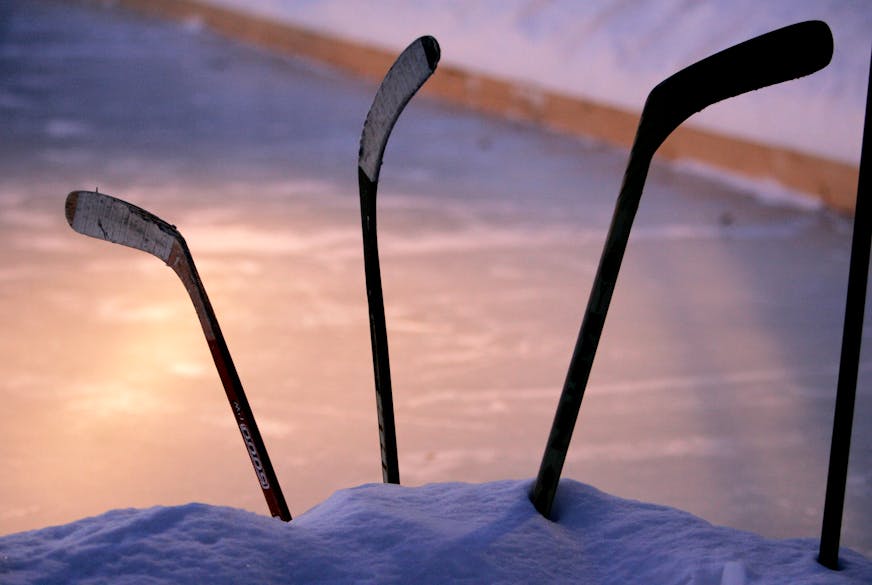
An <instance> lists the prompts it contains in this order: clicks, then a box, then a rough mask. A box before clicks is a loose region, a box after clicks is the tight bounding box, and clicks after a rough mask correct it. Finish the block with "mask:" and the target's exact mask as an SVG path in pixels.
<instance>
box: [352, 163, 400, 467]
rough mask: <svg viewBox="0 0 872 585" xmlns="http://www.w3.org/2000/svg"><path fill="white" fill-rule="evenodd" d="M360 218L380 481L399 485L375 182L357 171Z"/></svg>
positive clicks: (362, 172) (376, 184)
mask: <svg viewBox="0 0 872 585" xmlns="http://www.w3.org/2000/svg"><path fill="white" fill-rule="evenodd" d="M358 183H359V186H360V219H361V222H362V225H363V264H364V272H365V274H366V301H367V304H368V305H369V333H370V342H371V343H372V368H373V372H374V374H375V399H376V410H377V412H378V434H379V443H380V446H381V460H382V463H381V464H382V478H383V480H384V482H385V483H397V484H398V483H400V464H399V460H398V455H397V428H396V423H395V421H394V398H393V390H392V388H391V365H390V359H389V357H388V332H387V326H386V325H385V304H384V293H383V292H382V282H381V268H380V265H379V257H378V238H377V229H376V191H377V189H378V183H375V182H373V181H370V180H369V178H368V177H367V176H366V173H365V172H364V171H363V170H362V169H358Z"/></svg>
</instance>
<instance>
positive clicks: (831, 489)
mask: <svg viewBox="0 0 872 585" xmlns="http://www.w3.org/2000/svg"><path fill="white" fill-rule="evenodd" d="M852 240H853V241H852V242H851V263H850V267H849V269H848V296H847V300H846V302H845V325H844V328H843V329H842V356H841V359H840V360H839V381H838V385H837V389H836V409H835V413H834V415H833V439H832V442H831V443H830V465H829V471H828V473H827V493H826V497H825V499H824V517H823V522H822V525H821V547H820V553H819V555H818V561H819V562H820V563H821V564H822V565H824V566H825V567H827V568H829V569H834V570H835V569H838V568H839V540H840V539H841V532H842V512H843V511H844V505H845V483H846V481H847V479H848V456H849V454H850V451H851V430H852V427H853V424H854V398H855V396H856V394H857V375H858V369H859V366H860V344H861V342H862V341H863V318H864V312H865V305H866V285H867V280H868V275H869V252H870V247H872V64H870V67H869V87H868V89H867V90H866V123H865V124H864V127H863V146H862V147H861V150H860V177H859V180H858V182H857V205H856V206H855V207H854V235H853V239H852Z"/></svg>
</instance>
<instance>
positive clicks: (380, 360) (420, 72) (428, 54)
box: [357, 36, 439, 483]
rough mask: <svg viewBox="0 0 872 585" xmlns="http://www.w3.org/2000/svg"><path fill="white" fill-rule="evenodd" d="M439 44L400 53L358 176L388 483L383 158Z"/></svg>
mask: <svg viewBox="0 0 872 585" xmlns="http://www.w3.org/2000/svg"><path fill="white" fill-rule="evenodd" d="M438 62H439V44H438V43H437V42H436V39H434V38H433V37H429V36H425V37H421V38H419V39H417V40H415V41H414V42H413V43H412V44H411V45H409V46H408V47H407V48H406V50H405V51H403V52H402V54H400V56H399V57H398V58H397V60H396V61H395V62H394V64H393V65H392V66H391V68H390V70H389V71H388V72H387V75H385V78H384V80H383V81H382V83H381V85H380V86H379V88H378V92H377V93H376V94H375V99H374V100H373V103H372V106H371V107H370V109H369V113H368V114H367V116H366V121H365V122H364V124H363V133H362V135H361V137H360V155H359V157H358V164H357V179H358V185H359V188H360V219H361V223H362V225H363V262H364V270H365V273H366V301H367V304H368V305H369V332H370V341H371V342H372V367H373V372H374V375H375V400H376V409H377V411H378V431H379V442H380V444H381V465H382V478H383V479H384V481H385V483H400V466H399V462H398V460H397V430H396V424H395V422H394V399H393V392H392V390H391V367H390V362H389V360H388V334H387V328H386V326H385V305H384V296H383V294H382V284H381V270H380V268H379V259H378V239H377V235H376V204H375V199H376V192H377V190H378V175H379V171H380V169H381V164H382V156H383V155H384V151H385V145H386V144H387V142H388V137H389V136H390V134H391V130H392V129H393V127H394V124H395V123H396V121H397V118H399V117H400V113H402V111H403V108H405V107H406V104H407V103H409V100H410V99H412V96H413V95H415V92H417V91H418V88H420V87H421V86H422V85H423V84H424V82H425V81H427V79H429V77H430V76H431V75H432V74H433V71H435V70H436V64H437V63H438Z"/></svg>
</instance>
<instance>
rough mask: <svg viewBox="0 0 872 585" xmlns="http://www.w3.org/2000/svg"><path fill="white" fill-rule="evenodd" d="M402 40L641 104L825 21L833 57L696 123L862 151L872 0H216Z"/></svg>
mask: <svg viewBox="0 0 872 585" xmlns="http://www.w3.org/2000/svg"><path fill="white" fill-rule="evenodd" d="M208 1H209V2H211V3H213V4H218V5H223V6H228V7H232V8H236V9H239V10H244V11H248V12H250V13H253V14H257V15H260V16H266V17H269V18H272V19H275V20H279V21H286V22H292V23H295V24H299V25H303V26H306V27H309V28H312V29H315V30H319V31H323V32H326V33H329V34H333V35H338V36H341V37H344V38H349V39H352V40H356V41H362V42H364V43H368V44H372V45H376V46H381V47H385V48H388V49H392V50H395V51H397V52H399V51H401V50H402V49H403V48H405V46H406V45H407V44H408V43H409V42H410V41H412V40H413V39H414V38H416V37H418V36H420V35H422V34H431V35H433V36H435V37H436V38H437V39H438V40H439V43H440V45H441V47H442V60H443V62H444V63H447V64H451V65H457V66H461V67H464V68H467V69H470V70H474V71H479V72H484V73H489V74H492V75H495V76H498V77H502V78H507V79H512V80H516V81H518V82H519V83H521V84H523V85H528V84H531V85H534V86H538V87H542V88H547V89H551V90H556V91H560V92H564V93H568V94H570V95H576V96H581V97H586V98H592V99H595V100H597V101H601V102H604V103H608V104H612V105H616V106H620V107H623V108H626V109H629V110H631V111H641V108H642V104H643V103H644V101H645V97H646V96H647V94H648V92H649V91H650V90H651V88H653V87H654V86H655V85H656V84H657V83H659V82H660V81H662V80H663V79H665V78H666V77H668V76H669V75H671V74H672V73H675V72H676V71H678V70H679V69H681V68H683V67H686V66H687V65H690V64H691V63H693V62H695V61H698V60H699V59H702V58H704V57H707V56H708V55H710V54H712V53H715V52H717V51H720V50H722V49H725V48H727V47H729V46H731V45H734V44H736V43H739V42H742V41H745V40H747V39H749V38H751V37H754V36H757V35H760V34H763V33H766V32H769V31H771V30H774V29H776V28H780V27H782V26H786V25H788V24H793V23H795V22H799V21H802V20H812V19H817V20H823V21H825V22H826V23H827V24H829V26H830V28H831V29H832V31H833V36H834V38H835V52H834V55H833V60H832V63H831V64H830V65H829V66H828V67H827V68H826V69H824V70H823V71H821V72H818V73H816V74H815V75H813V76H811V77H810V78H808V79H804V80H799V81H796V82H793V83H788V84H783V85H781V86H778V87H772V88H767V89H766V90H765V91H763V92H759V93H754V94H752V95H746V96H741V97H738V98H736V99H732V100H729V102H728V103H724V104H719V105H717V106H715V107H713V108H711V110H710V111H706V112H703V113H702V114H699V115H698V117H694V119H693V123H694V124H697V125H700V126H705V127H708V128H710V129H713V130H717V131H721V132H725V133H728V134H732V135H737V136H741V137H744V138H749V139H752V140H756V141H760V142H764V143H767V144H773V145H776V146H782V147H790V148H794V149H796V150H800V151H805V152H810V153H813V154H817V155H819V156H824V157H826V158H832V159H837V160H841V161H845V162H850V163H856V162H858V161H859V159H860V142H861V138H862V128H863V116H864V110H865V97H866V87H867V80H868V74H869V55H870V48H872V35H870V34H869V31H870V30H872V2H868V1H866V0H853V1H852V0H814V1H812V0H771V1H768V2H759V1H758V0H713V1H710V2H686V1H685V0H639V1H637V2H622V1H620V0H590V1H586V2H576V1H573V0H551V1H547V0H463V1H461V0H451V1H447V2H444V1H436V0H420V1H414V2H413V1H410V0H387V1H384V2H377V3H370V4H367V5H366V6H365V8H364V7H363V5H361V4H359V3H357V2H353V1H351V0H296V1H291V0H208Z"/></svg>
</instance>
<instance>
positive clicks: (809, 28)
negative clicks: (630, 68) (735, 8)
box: [638, 20, 833, 150]
mask: <svg viewBox="0 0 872 585" xmlns="http://www.w3.org/2000/svg"><path fill="white" fill-rule="evenodd" d="M832 56H833V35H832V33H831V32H830V27H829V26H827V24H826V23H824V22H821V21H819V20H812V21H806V22H799V23H797V24H793V25H790V26H786V27H784V28H780V29H777V30H774V31H772V32H769V33H766V34H764V35H760V36H759V37H755V38H753V39H750V40H747V41H745V42H743V43H739V44H738V45H735V46H732V47H730V48H729V49H724V50H723V51H721V52H719V53H715V54H714V55H712V56H710V57H707V58H705V59H703V60H701V61H697V62H696V63H694V64H693V65H690V66H689V67H686V68H685V69H682V70H681V71H679V72H678V73H676V74H674V75H672V76H670V77H668V78H667V79H665V80H663V81H662V82H661V83H660V84H658V85H657V86H656V87H655V88H654V89H653V90H651V93H650V94H649V95H648V100H647V101H646V103H645V107H644V109H643V113H642V122H641V124H640V127H639V133H638V134H639V135H644V136H646V137H648V139H649V140H650V141H651V143H650V145H651V147H652V150H656V149H657V147H658V146H660V144H661V143H662V142H663V141H664V140H666V137H667V136H669V134H670V133H671V132H672V131H673V130H675V129H676V128H677V127H678V126H679V125H680V124H681V123H682V122H684V121H685V120H686V119H688V118H689V117H690V116H692V115H693V114H695V113H697V112H699V111H701V110H703V109H705V108H706V107H708V106H710V105H712V104H714V103H717V102H719V101H722V100H725V99H727V98H731V97H734V96H737V95H740V94H743V93H747V92H749V91H754V90H757V89H762V88H764V87H768V86H770V85H776V84H778V83H782V82H785V81H790V80H791V79H797V78H800V77H804V76H806V75H810V74H812V73H814V72H815V71H819V70H821V69H823V68H824V67H826V66H827V64H829V62H830V59H832Z"/></svg>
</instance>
